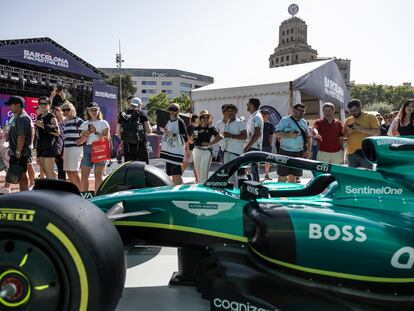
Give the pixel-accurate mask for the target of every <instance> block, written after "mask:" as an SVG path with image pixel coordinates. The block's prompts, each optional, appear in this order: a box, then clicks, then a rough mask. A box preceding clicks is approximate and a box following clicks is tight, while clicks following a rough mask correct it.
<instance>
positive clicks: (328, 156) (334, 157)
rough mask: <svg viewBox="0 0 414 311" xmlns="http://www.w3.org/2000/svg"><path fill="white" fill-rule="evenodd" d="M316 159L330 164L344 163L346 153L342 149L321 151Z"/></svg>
mask: <svg viewBox="0 0 414 311" xmlns="http://www.w3.org/2000/svg"><path fill="white" fill-rule="evenodd" d="M316 159H317V160H318V161H322V162H326V163H330V164H342V163H343V162H344V154H343V152H342V150H339V151H337V152H325V151H319V152H318V155H317V156H316Z"/></svg>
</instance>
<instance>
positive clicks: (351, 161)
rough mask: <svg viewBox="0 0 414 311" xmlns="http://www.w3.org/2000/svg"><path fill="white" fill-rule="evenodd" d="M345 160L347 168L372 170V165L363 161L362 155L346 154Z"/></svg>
mask: <svg viewBox="0 0 414 311" xmlns="http://www.w3.org/2000/svg"><path fill="white" fill-rule="evenodd" d="M346 158H347V160H348V166H349V167H355V168H358V167H363V168H368V169H372V164H371V163H369V161H368V160H367V159H365V157H364V156H363V155H360V154H358V153H351V154H348V155H347V156H346Z"/></svg>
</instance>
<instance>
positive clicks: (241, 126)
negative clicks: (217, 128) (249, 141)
mask: <svg viewBox="0 0 414 311" xmlns="http://www.w3.org/2000/svg"><path fill="white" fill-rule="evenodd" d="M245 130H246V123H244V122H243V121H242V120H240V119H239V118H236V120H234V121H233V122H230V121H229V122H227V124H226V126H225V128H224V132H228V133H230V134H232V135H240V133H241V132H242V131H245ZM223 141H224V150H225V151H229V152H232V153H236V154H239V155H240V154H242V153H243V152H244V143H245V141H244V140H243V139H234V138H230V137H227V138H224V139H223Z"/></svg>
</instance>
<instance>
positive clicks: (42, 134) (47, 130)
mask: <svg viewBox="0 0 414 311" xmlns="http://www.w3.org/2000/svg"><path fill="white" fill-rule="evenodd" d="M54 93H55V94H54ZM54 93H53V92H52V96H51V97H49V98H48V97H40V98H39V100H38V105H37V106H34V107H33V108H34V109H35V111H36V115H37V116H36V121H35V122H33V120H32V119H31V118H30V116H29V115H28V114H27V113H26V111H25V100H24V99H23V98H22V97H20V96H12V97H10V98H9V100H8V101H7V102H6V105H7V106H8V107H9V108H10V111H11V113H12V115H11V116H10V117H9V119H8V120H7V123H6V126H5V127H4V129H2V133H1V138H2V141H1V142H0V143H1V146H2V155H3V161H4V162H6V165H5V166H6V167H7V175H6V179H5V180H6V182H5V185H4V187H2V191H3V192H9V191H10V186H11V185H10V184H11V183H18V184H19V187H20V190H21V191H23V190H28V189H29V188H30V187H32V186H33V185H34V179H35V170H34V168H33V163H32V161H33V157H34V155H35V156H36V162H37V164H38V166H39V169H40V172H39V177H40V178H49V179H56V178H59V179H63V180H66V179H67V180H69V181H70V182H72V183H73V184H75V185H76V186H77V187H78V189H79V190H80V191H88V190H89V174H90V171H91V169H92V168H94V179H95V190H96V189H98V187H99V185H100V183H101V182H102V178H103V170H104V167H105V164H106V161H92V159H91V157H92V155H91V145H92V144H93V143H94V142H95V141H98V140H100V139H102V138H106V139H108V138H109V124H108V122H106V121H105V120H103V115H102V112H101V111H100V108H99V105H98V104H97V103H94V102H91V103H90V104H89V105H88V106H87V107H86V110H85V112H84V113H85V117H84V120H85V121H84V120H83V119H82V118H79V117H78V116H77V112H76V108H75V106H74V105H73V104H72V103H70V102H69V101H67V100H66V99H63V100H60V101H56V96H58V95H57V94H56V91H55V92H54ZM5 143H8V146H7V144H5ZM5 146H7V148H6V147H5ZM5 149H6V150H5ZM55 167H56V168H57V172H58V173H57V174H56V169H55ZM79 174H80V175H79Z"/></svg>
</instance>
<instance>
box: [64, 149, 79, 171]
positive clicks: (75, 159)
mask: <svg viewBox="0 0 414 311" xmlns="http://www.w3.org/2000/svg"><path fill="white" fill-rule="evenodd" d="M82 154H83V148H82V147H69V148H65V149H64V152H63V170H64V171H65V172H77V171H79V168H80V164H81V161H82Z"/></svg>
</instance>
